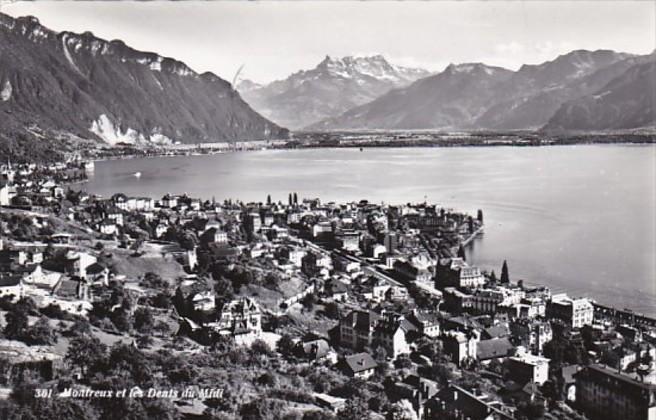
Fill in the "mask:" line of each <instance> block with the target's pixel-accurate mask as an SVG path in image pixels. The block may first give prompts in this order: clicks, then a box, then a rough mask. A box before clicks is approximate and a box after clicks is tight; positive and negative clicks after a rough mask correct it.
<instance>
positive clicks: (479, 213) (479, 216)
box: [476, 209, 483, 224]
mask: <svg viewBox="0 0 656 420" xmlns="http://www.w3.org/2000/svg"><path fill="white" fill-rule="evenodd" d="M476 219H478V221H479V222H480V223H481V224H483V210H481V209H478V212H477V213H476Z"/></svg>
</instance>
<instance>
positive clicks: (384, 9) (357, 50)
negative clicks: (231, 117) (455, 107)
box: [0, 0, 656, 83]
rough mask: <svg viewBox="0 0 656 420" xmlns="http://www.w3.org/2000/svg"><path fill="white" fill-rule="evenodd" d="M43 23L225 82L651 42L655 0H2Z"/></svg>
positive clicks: (500, 59)
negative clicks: (338, 64)
mask: <svg viewBox="0 0 656 420" xmlns="http://www.w3.org/2000/svg"><path fill="white" fill-rule="evenodd" d="M0 2H2V0H0ZM1 10H2V12H3V13H7V14H9V15H12V16H15V17H16V16H25V15H33V16H36V17H37V18H39V20H40V21H41V23H42V24H43V25H45V26H47V27H49V28H51V29H54V30H57V31H62V30H69V31H73V32H84V31H91V32H93V33H94V34H95V35H96V36H99V37H101V38H105V39H108V40H111V39H121V40H123V41H125V43H126V44H128V45H130V46H131V47H133V48H136V49H139V50H145V51H152V52H156V53H158V54H160V55H164V56H168V57H173V58H176V59H178V60H181V61H183V62H185V63H186V64H188V65H189V66H190V67H191V68H193V69H194V70H196V71H197V72H205V71H211V72H214V73H215V74H217V75H218V76H220V77H222V78H224V79H226V80H228V81H232V79H233V77H234V76H235V74H236V72H237V70H238V69H239V68H240V67H241V66H242V65H243V66H244V67H243V70H242V72H241V75H240V79H242V78H247V79H251V80H254V81H256V82H260V83H262V82H270V81H272V80H278V79H283V78H285V77H287V76H288V75H290V74H291V73H294V72H296V71H299V70H301V69H310V68H312V67H314V66H316V65H317V64H318V63H319V62H320V61H321V60H322V59H323V58H324V57H325V56H326V55H330V56H331V57H342V56H347V55H373V54H382V55H384V56H385V57H386V58H387V59H388V60H389V61H390V62H391V63H393V64H399V65H405V66H418V67H423V68H425V69H427V70H430V71H441V70H443V69H444V67H446V66H447V65H448V64H449V63H463V62H484V63H486V64H490V65H496V66H501V67H506V68H509V69H513V70H515V69H517V68H519V67H520V66H521V65H522V64H537V63H541V62H544V61H547V60H551V59H553V58H555V57H557V56H558V55H560V54H564V53H567V52H569V51H571V50H574V49H589V50H595V49H613V50H616V51H624V52H630V53H637V54H646V53H650V52H652V51H653V50H654V49H655V47H656V1H641V2H633V1H602V2H599V1H595V2H587V1H545V2H542V1H528V0H524V1H454V2H451V1H355V2H352V1H175V2H165V1H157V2H132V1H96V2H81V1H71V2H68V1H41V2H31V1H30V2H22V1H18V2H14V3H8V4H7V3H5V4H2V9H1Z"/></svg>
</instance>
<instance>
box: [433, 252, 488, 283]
mask: <svg viewBox="0 0 656 420" xmlns="http://www.w3.org/2000/svg"><path fill="white" fill-rule="evenodd" d="M436 277H437V280H436V286H437V287H438V288H443V287H449V286H450V287H459V288H465V287H466V288H477V287H481V286H483V285H484V284H485V282H486V280H485V276H483V274H482V273H481V270H480V269H479V268H478V267H471V266H469V264H467V262H465V260H463V259H462V258H446V259H444V260H441V261H440V262H439V264H438V265H437V276H436Z"/></svg>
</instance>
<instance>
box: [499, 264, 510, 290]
mask: <svg viewBox="0 0 656 420" xmlns="http://www.w3.org/2000/svg"><path fill="white" fill-rule="evenodd" d="M501 283H504V284H508V283H510V276H509V275H508V262H507V261H506V260H503V266H502V267H501Z"/></svg>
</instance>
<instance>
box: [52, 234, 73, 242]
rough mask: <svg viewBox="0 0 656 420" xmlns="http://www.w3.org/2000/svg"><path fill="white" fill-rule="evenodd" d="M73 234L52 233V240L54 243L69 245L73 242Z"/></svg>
mask: <svg viewBox="0 0 656 420" xmlns="http://www.w3.org/2000/svg"><path fill="white" fill-rule="evenodd" d="M72 237H73V235H71V234H70V233H55V234H52V235H50V242H51V243H53V244H60V245H68V244H70V243H71V238H72Z"/></svg>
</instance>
